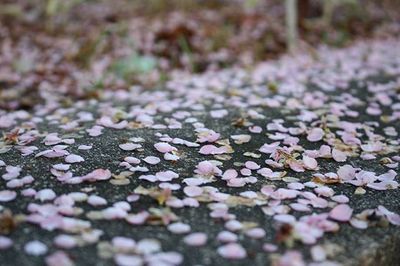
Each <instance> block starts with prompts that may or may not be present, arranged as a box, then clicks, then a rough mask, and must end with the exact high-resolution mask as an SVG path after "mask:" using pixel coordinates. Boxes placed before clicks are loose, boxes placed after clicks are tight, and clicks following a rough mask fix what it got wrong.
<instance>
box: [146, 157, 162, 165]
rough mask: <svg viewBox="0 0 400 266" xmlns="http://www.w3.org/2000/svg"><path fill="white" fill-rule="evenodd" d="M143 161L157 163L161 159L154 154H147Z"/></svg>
mask: <svg viewBox="0 0 400 266" xmlns="http://www.w3.org/2000/svg"><path fill="white" fill-rule="evenodd" d="M143 161H145V162H146V163H148V164H152V165H154V164H158V163H159V162H160V161H161V160H160V158H158V157H155V156H147V157H146V158H144V159H143Z"/></svg>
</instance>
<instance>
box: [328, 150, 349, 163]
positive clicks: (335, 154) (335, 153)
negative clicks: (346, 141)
mask: <svg viewBox="0 0 400 266" xmlns="http://www.w3.org/2000/svg"><path fill="white" fill-rule="evenodd" d="M332 158H333V159H334V160H335V161H336V162H345V161H346V159H347V155H346V153H344V152H342V151H340V150H338V149H335V148H333V150H332Z"/></svg>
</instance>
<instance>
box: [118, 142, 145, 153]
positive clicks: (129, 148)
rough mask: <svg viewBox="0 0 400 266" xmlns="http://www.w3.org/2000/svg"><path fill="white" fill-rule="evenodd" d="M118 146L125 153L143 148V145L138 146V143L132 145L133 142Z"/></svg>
mask: <svg viewBox="0 0 400 266" xmlns="http://www.w3.org/2000/svg"><path fill="white" fill-rule="evenodd" d="M118 146H119V147H120V148H121V149H122V150H124V151H133V150H136V149H138V148H141V147H142V145H140V144H136V143H132V142H128V143H123V144H120V145H118Z"/></svg>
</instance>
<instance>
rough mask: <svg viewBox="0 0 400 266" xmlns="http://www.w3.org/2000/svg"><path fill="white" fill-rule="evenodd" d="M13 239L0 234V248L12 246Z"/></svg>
mask: <svg viewBox="0 0 400 266" xmlns="http://www.w3.org/2000/svg"><path fill="white" fill-rule="evenodd" d="M12 245H13V241H12V240H11V239H10V238H8V237H6V236H0V250H4V249H8V248H10V247H12Z"/></svg>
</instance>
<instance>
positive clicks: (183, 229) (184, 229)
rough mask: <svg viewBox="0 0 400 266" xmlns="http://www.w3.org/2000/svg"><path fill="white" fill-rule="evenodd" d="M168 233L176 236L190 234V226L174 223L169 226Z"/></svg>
mask: <svg viewBox="0 0 400 266" xmlns="http://www.w3.org/2000/svg"><path fill="white" fill-rule="evenodd" d="M167 229H168V231H170V232H172V233H174V234H185V233H188V232H190V225H188V224H184V223H181V222H177V223H172V224H169V225H168V226H167Z"/></svg>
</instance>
